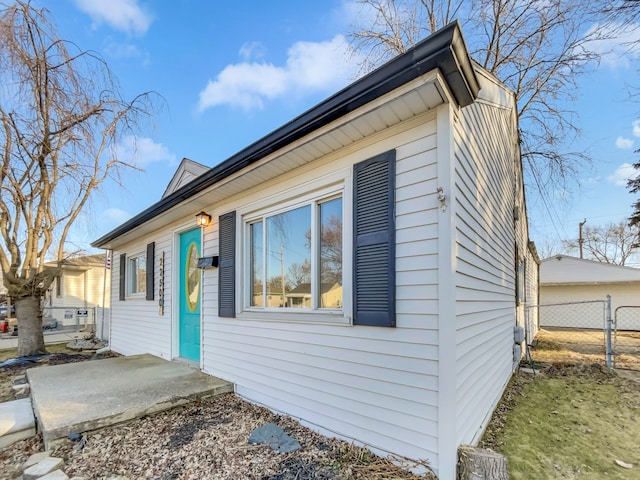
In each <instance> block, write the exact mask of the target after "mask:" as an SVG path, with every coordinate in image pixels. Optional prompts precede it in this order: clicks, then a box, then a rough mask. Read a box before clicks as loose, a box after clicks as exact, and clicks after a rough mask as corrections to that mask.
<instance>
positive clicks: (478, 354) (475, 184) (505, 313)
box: [454, 78, 526, 444]
mask: <svg viewBox="0 0 640 480" xmlns="http://www.w3.org/2000/svg"><path fill="white" fill-rule="evenodd" d="M489 82H490V80H488V79H487V78H482V85H483V88H485V87H489V88H491V87H493V88H495V85H490V84H489ZM512 115H513V110H512V109H510V108H504V107H503V106H500V105H494V104H492V103H490V102H485V101H482V100H479V101H478V102H476V103H474V104H473V105H470V106H468V107H466V108H464V109H462V110H461V111H460V112H459V120H458V121H457V122H454V131H455V133H454V143H455V147H454V150H455V154H454V155H455V163H454V165H455V168H454V183H455V225H456V229H455V249H456V259H455V260H456V261H455V264H456V270H455V283H456V347H455V349H456V392H457V393H456V407H457V415H456V425H457V430H456V432H457V435H456V440H457V443H458V444H461V443H473V442H475V441H477V440H478V439H479V436H480V435H481V433H482V430H483V428H484V426H485V425H486V422H487V421H488V419H489V417H490V415H491V413H492V411H493V409H494V408H495V405H496V404H497V402H498V401H499V399H500V396H501V394H502V391H503V389H504V386H505V385H506V383H507V381H508V380H509V377H510V375H511V373H512V367H513V353H512V352H513V344H514V341H513V338H514V337H513V328H514V326H515V325H516V318H515V292H516V290H515V282H516V261H515V253H516V252H515V250H516V248H515V245H516V232H515V229H514V213H513V212H514V206H515V201H514V191H515V189H516V185H517V183H516V182H517V178H516V177H515V174H514V170H515V169H514V165H516V164H517V163H516V162H517V155H516V151H515V148H516V141H517V136H516V132H515V125H514V121H513V116H512ZM525 240H526V237H525ZM525 245H526V243H525ZM525 252H526V250H524V249H523V250H522V254H523V255H524V254H525Z"/></svg>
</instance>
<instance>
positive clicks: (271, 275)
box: [245, 197, 344, 311]
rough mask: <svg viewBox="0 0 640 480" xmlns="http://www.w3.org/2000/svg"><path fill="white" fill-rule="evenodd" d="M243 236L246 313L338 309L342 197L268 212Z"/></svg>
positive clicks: (341, 301)
mask: <svg viewBox="0 0 640 480" xmlns="http://www.w3.org/2000/svg"><path fill="white" fill-rule="evenodd" d="M246 232H247V240H246V244H247V248H246V251H247V257H248V258H247V262H246V264H247V266H248V272H247V274H248V279H249V282H248V283H249V288H248V298H247V299H246V300H245V305H246V306H247V307H258V308H267V309H269V308H273V309H281V308H287V309H300V310H306V311H310V310H316V309H331V310H340V309H342V304H343V299H342V263H343V262H342V248H343V241H344V239H343V235H342V197H333V198H322V199H318V200H310V201H308V202H304V203H303V204H302V205H301V204H298V205H295V206H293V205H292V206H291V207H290V208H286V207H285V208H283V209H281V210H279V211H275V212H273V213H271V212H266V213H265V214H263V215H260V216H259V217H257V218H255V217H254V218H252V219H251V220H250V221H248V222H247V223H246Z"/></svg>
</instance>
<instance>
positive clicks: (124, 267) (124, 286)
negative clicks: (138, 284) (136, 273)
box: [119, 253, 127, 302]
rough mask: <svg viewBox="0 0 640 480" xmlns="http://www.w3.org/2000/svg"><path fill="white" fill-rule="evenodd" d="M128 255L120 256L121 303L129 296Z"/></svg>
mask: <svg viewBox="0 0 640 480" xmlns="http://www.w3.org/2000/svg"><path fill="white" fill-rule="evenodd" d="M126 270H127V254H126V253H123V254H121V255H120V292H119V293H120V301H121V302H122V301H123V300H124V297H126V295H127V272H126Z"/></svg>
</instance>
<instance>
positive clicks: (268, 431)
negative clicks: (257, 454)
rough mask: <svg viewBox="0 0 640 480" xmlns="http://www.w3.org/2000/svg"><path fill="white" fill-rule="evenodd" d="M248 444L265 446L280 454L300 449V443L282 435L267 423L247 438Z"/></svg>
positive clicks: (272, 424)
mask: <svg viewBox="0 0 640 480" xmlns="http://www.w3.org/2000/svg"><path fill="white" fill-rule="evenodd" d="M249 443H251V444H266V445H269V446H270V447H271V448H272V449H273V450H276V451H277V452H280V453H288V452H293V451H295V450H298V449H299V448H300V443H298V441H297V440H296V439H294V438H291V437H290V436H289V435H287V434H286V433H284V430H282V428H280V427H279V426H277V425H276V424H275V423H267V424H265V425H262V426H261V427H258V428H256V429H255V430H254V431H253V432H252V433H251V435H250V436H249Z"/></svg>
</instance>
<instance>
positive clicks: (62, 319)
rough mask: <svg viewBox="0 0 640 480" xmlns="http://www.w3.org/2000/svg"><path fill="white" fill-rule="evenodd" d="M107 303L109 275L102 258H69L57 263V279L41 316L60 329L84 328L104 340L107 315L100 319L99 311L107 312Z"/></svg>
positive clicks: (101, 313) (98, 255) (109, 299)
mask: <svg viewBox="0 0 640 480" xmlns="http://www.w3.org/2000/svg"><path fill="white" fill-rule="evenodd" d="M110 302H111V274H110V270H109V269H105V256H104V254H97V255H84V256H80V257H71V258H67V259H64V260H62V262H61V263H60V275H58V276H57V277H56V278H55V280H54V281H53V283H52V284H51V286H50V287H49V289H48V291H47V294H46V296H45V301H44V305H43V306H44V312H43V314H44V317H45V320H49V321H52V320H55V321H56V322H57V323H58V325H59V326H64V327H76V326H77V325H80V326H85V325H86V326H90V328H91V329H92V330H94V329H95V333H96V334H97V335H98V336H106V335H107V334H108V311H107V312H104V313H105V314H104V315H103V312H102V308H103V306H106V308H107V309H108V308H109V304H110ZM94 307H97V309H96V310H94V309H93V308H94ZM78 311H80V313H79V312H78ZM85 311H86V312H85ZM103 321H104V323H105V325H102V323H101V322H103Z"/></svg>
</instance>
